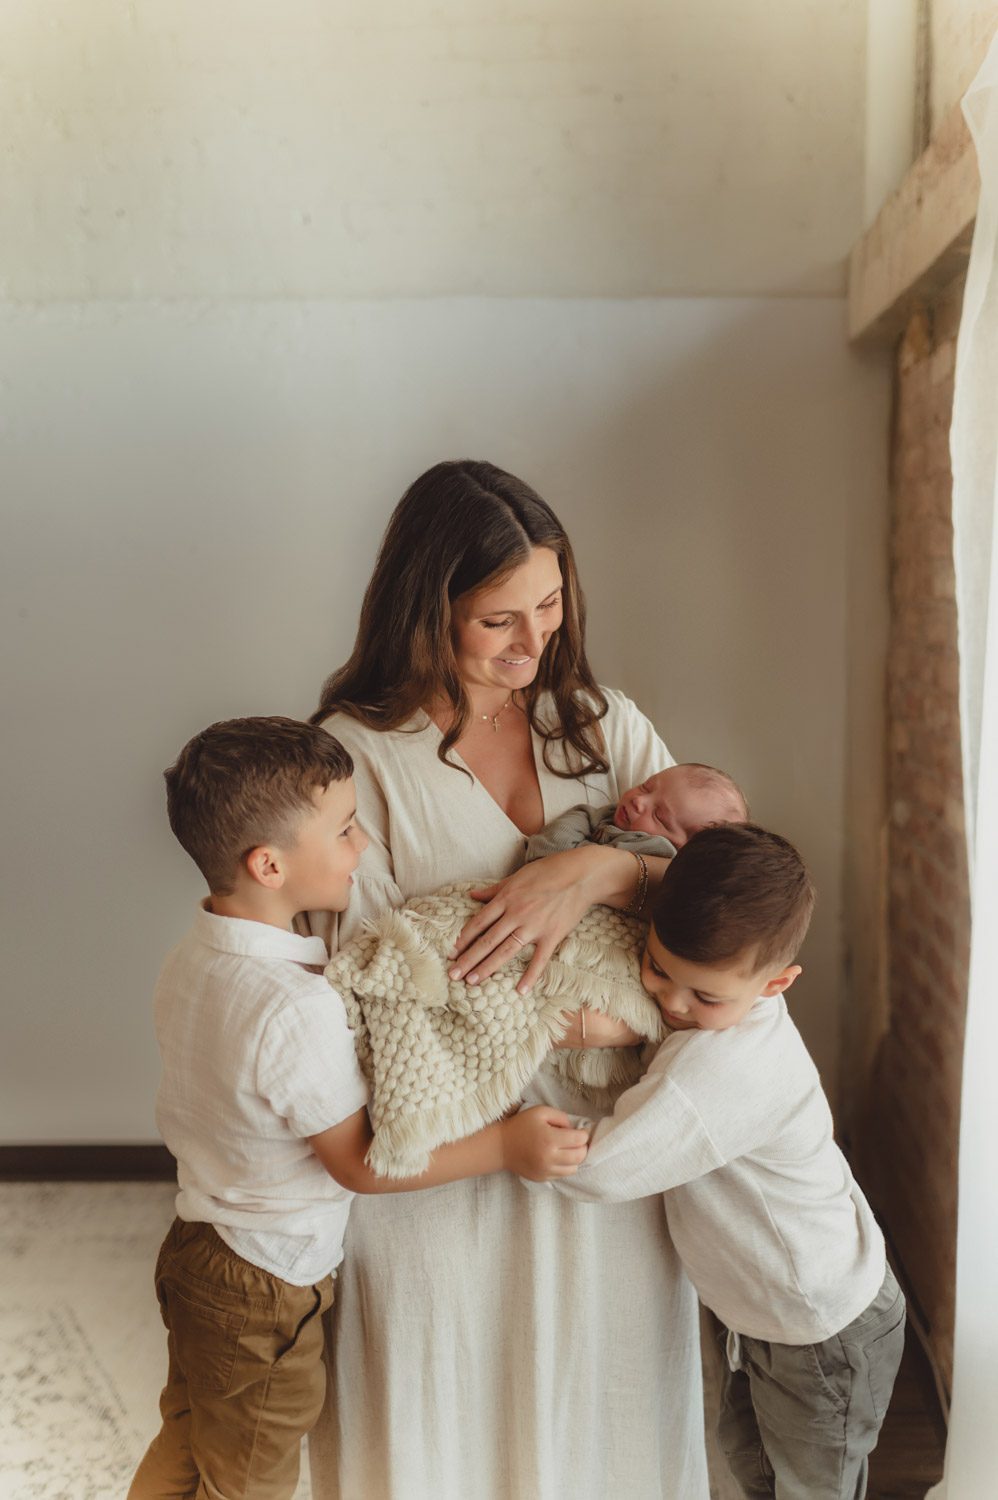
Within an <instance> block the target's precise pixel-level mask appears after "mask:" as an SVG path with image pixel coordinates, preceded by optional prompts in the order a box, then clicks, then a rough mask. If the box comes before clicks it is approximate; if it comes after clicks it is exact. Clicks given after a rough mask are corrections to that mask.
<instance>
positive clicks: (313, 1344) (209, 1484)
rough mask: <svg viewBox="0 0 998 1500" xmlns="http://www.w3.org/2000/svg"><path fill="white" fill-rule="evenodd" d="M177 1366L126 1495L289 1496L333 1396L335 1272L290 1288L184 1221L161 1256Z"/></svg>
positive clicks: (161, 1288) (159, 1290)
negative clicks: (325, 1346) (304, 1448)
mask: <svg viewBox="0 0 998 1500" xmlns="http://www.w3.org/2000/svg"><path fill="white" fill-rule="evenodd" d="M156 1295H157V1296H158V1298H159V1305H160V1310H161V1312H162V1314H163V1322H164V1323H165V1324H166V1328H167V1336H168V1337H167V1349H168V1354H169V1368H168V1372H167V1377H166V1385H165V1386H164V1388H163V1394H162V1396H161V1397H160V1402H159V1408H160V1413H161V1415H162V1418H163V1425H162V1428H161V1429H160V1432H159V1435H158V1436H157V1437H156V1438H154V1439H153V1442H152V1444H151V1445H150V1447H149V1450H148V1452H147V1453H146V1455H145V1457H144V1458H143V1460H142V1462H141V1464H140V1465H139V1468H138V1472H137V1473H136V1475H135V1478H134V1479H133V1480H132V1485H131V1488H130V1490H129V1492H128V1500H291V1497H292V1496H293V1494H294V1491H295V1488H296V1486H297V1483H298V1470H299V1464H300V1455H301V1440H302V1438H303V1437H304V1435H305V1434H306V1433H307V1432H308V1431H309V1429H310V1428H311V1427H312V1426H313V1425H314V1423H315V1421H316V1419H317V1417H318V1415H319V1412H320V1410H321V1407H322V1402H323V1396H324V1394H325V1379H326V1377H325V1366H324V1364H323V1361H322V1314H323V1313H324V1312H325V1311H326V1310H327V1308H329V1307H331V1306H332V1301H333V1278H332V1277H331V1276H326V1277H324V1278H323V1280H322V1281H320V1282H318V1283H317V1284H316V1285H315V1286H305V1287H301V1286H291V1285H290V1284H289V1283H288V1282H286V1281H282V1280H281V1279H280V1277H278V1276H272V1275H271V1274H270V1272H269V1271H262V1270H260V1268H259V1267H258V1266H253V1265H251V1264H250V1263H249V1261H246V1260H243V1259H242V1257H241V1256H239V1255H237V1254H236V1253H235V1251H234V1250H230V1249H229V1247H228V1245H226V1244H225V1242H224V1241H223V1240H222V1239H221V1238H220V1236H219V1235H218V1234H216V1232H215V1230H214V1229H213V1228H212V1227H211V1225H209V1224H186V1223H184V1222H183V1221H182V1220H180V1219H176V1220H174V1223H173V1225H172V1227H171V1229H170V1231H169V1233H168V1234H167V1236H166V1239H165V1240H164V1241H163V1246H162V1249H161V1250H160V1252H159V1260H158V1262H157V1264H156Z"/></svg>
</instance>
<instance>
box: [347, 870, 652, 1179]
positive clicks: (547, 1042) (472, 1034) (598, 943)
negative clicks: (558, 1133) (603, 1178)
mask: <svg viewBox="0 0 998 1500" xmlns="http://www.w3.org/2000/svg"><path fill="white" fill-rule="evenodd" d="M474 889H475V885H474V884H473V883H470V884H469V883H465V884H461V885H451V886H445V887H444V888H443V889H442V890H440V891H437V892H435V893H434V894H433V895H430V896H420V897H418V898H415V899H413V900H411V901H409V902H407V903H406V905H405V906H403V907H401V908H400V909H399V910H396V911H387V912H385V913H384V914H383V915H382V916H380V917H377V918H375V919H374V920H373V921H372V922H370V923H368V924H367V926H366V930H365V932H364V933H363V934H362V935H361V936H360V937H357V938H355V939H353V941H351V942H349V943H347V944H346V945H345V946H344V947H343V948H342V949H341V950H340V952H339V953H337V954H336V955H335V957H334V958H333V959H332V961H331V962H330V964H329V965H328V967H327V969H326V977H327V978H328V980H329V982H330V983H331V984H332V985H333V986H334V988H335V989H336V990H337V991H338V992H339V994H340V995H341V996H342V997H343V1002H344V1004H345V1006H346V1011H347V1017H348V1019H349V1022H350V1025H351V1026H352V1028H353V1031H354V1037H355V1041H356V1045H357V1055H358V1057H359V1059H360V1063H361V1067H362V1068H363V1070H364V1072H365V1074H366V1075H367V1079H368V1082H369V1085H370V1088H371V1102H370V1106H369V1108H370V1114H371V1123H372V1126H373V1129H374V1140H373V1142H372V1144H371V1148H370V1151H369V1152H368V1161H369V1164H370V1166H371V1168H372V1169H373V1170H374V1171H375V1172H378V1173H380V1174H381V1175H382V1176H386V1177H408V1176H413V1175H417V1174H418V1173H420V1172H422V1171H425V1170H426V1167H427V1165H428V1164H429V1157H430V1153H431V1152H432V1151H433V1150H434V1148H435V1147H437V1146H440V1145H443V1144H444V1143H445V1142H447V1141H453V1140H458V1139H460V1138H461V1137H462V1136H466V1135H470V1134H471V1133H472V1132H474V1131H476V1130H480V1129H481V1128H482V1127H483V1126H484V1125H487V1124H489V1123H490V1121H493V1120H496V1119H498V1118H499V1117H500V1115H502V1114H503V1113H505V1111H506V1110H507V1109H508V1108H509V1107H510V1106H511V1105H512V1104H515V1103H516V1101H517V1100H518V1099H519V1098H520V1096H521V1092H522V1090H523V1088H524V1086H525V1085H526V1083H527V1082H528V1081H529V1080H530V1078H531V1077H532V1076H533V1074H534V1073H535V1072H536V1070H537V1068H538V1066H539V1065H540V1063H541V1060H542V1059H543V1058H544V1056H545V1054H546V1053H547V1052H548V1050H549V1048H550V1047H551V1046H552V1044H553V1043H554V1042H556V1041H557V1040H558V1039H559V1038H560V1037H561V1036H562V1035H563V1033H564V1030H565V1025H566V1023H565V1019H564V1016H563V1015H562V1011H563V1010H577V1009H578V1008H579V1007H580V1006H583V1005H585V1006H588V1007H591V1008H592V1009H593V1010H598V1011H602V1012H603V1013H604V1014H605V1015H608V1016H611V1017H613V1018H614V1019H616V1020H621V1021H624V1022H626V1024H627V1025H628V1026H630V1027H632V1029H633V1030H635V1031H637V1032H639V1033H641V1034H642V1035H644V1036H647V1037H649V1038H651V1039H652V1040H657V1039H659V1038H660V1037H661V1036H662V1034H663V1028H662V1021H661V1017H660V1016H659V1013H658V1010H657V1008H656V1006H655V1004H654V1003H653V1002H652V1001H651V1000H650V999H649V998H648V996H647V995H646V994H645V992H644V990H643V989H642V987H641V980H640V964H641V952H642V949H643V947H644V938H645V927H644V924H643V923H641V922H639V921H637V920H636V919H635V918H634V917H628V916H625V915H624V914H623V912H619V911H614V910H613V909H612V908H611V907H608V906H594V907H592V908H591V910H590V911H588V912H587V913H586V915H585V916H584V917H583V918H582V920H581V921H580V922H579V924H578V926H577V927H576V928H575V930H574V931H573V932H571V933H569V935H568V937H566V938H565V940H564V942H562V943H561V945H560V946H559V948H558V949H557V951H556V953H555V955H554V957H553V958H552V959H551V960H550V962H549V963H548V965H547V967H546V968H545V970H544V972H543V974H542V975H541V977H540V978H539V979H538V981H537V983H536V984H535V985H534V987H533V989H532V991H531V993H530V994H528V995H518V994H517V993H516V985H517V984H518V983H519V980H520V978H521V976H522V974H523V971H524V969H525V968H526V965H527V961H528V959H529V956H530V953H531V952H532V949H530V948H527V949H524V951H523V953H522V954H520V955H518V957H517V958H516V959H515V960H513V961H512V962H511V963H508V964H507V965H506V966H505V967H504V968H503V969H501V970H500V971H499V972H498V973H497V974H494V975H492V977H491V978H489V979H486V980H485V981H484V982H483V983H482V984H478V985H469V984H465V983H464V982H463V981H462V980H452V979H450V978H449V977H448V974H447V969H448V967H449V965H450V963H451V962H452V960H451V959H450V958H449V956H448V955H449V954H450V952H451V951H452V949H453V945H454V942H455V940H456V938H457V936H458V933H459V932H460V931H461V929H462V927H463V926H464V925H465V923H466V922H467V921H468V919H469V918H470V917H471V915H472V914H473V912H475V911H477V910H478V909H479V903H478V902H476V901H473V900H472V898H471V897H470V896H469V895H468V892H469V891H471V890H474ZM637 1051H638V1049H636V1048H592V1049H588V1050H583V1051H579V1050H576V1049H572V1050H564V1051H560V1052H558V1053H556V1054H555V1057H556V1061H557V1065H558V1068H559V1072H560V1073H561V1074H562V1077H563V1078H564V1080H565V1081H566V1082H569V1083H570V1084H571V1085H572V1086H573V1087H574V1088H575V1089H576V1090H577V1091H578V1092H579V1093H580V1097H581V1098H582V1099H585V1098H586V1097H587V1096H588V1097H589V1098H593V1097H597V1098H598V1097H600V1096H605V1095H606V1093H607V1092H608V1091H609V1092H612V1093H614V1094H615V1093H616V1092H618V1091H619V1090H620V1089H622V1088H624V1087H626V1086H627V1085H628V1084H629V1083H631V1082H633V1081H634V1080H635V1079H636V1077H637V1076H638V1075H639V1074H640V1072H641V1064H640V1061H639V1060H638V1057H637Z"/></svg>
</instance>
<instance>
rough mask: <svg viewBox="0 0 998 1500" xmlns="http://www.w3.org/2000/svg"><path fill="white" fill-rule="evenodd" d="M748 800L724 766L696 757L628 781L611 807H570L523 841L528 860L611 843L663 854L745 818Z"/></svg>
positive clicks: (642, 852) (619, 846)
mask: <svg viewBox="0 0 998 1500" xmlns="http://www.w3.org/2000/svg"><path fill="white" fill-rule="evenodd" d="M748 816H749V811H748V803H747V802H746V800H745V797H744V794H743V793H742V791H741V789H740V788H739V787H738V785H737V784H736V783H735V782H734V781H733V780H732V779H731V777H730V776H729V775H728V774H727V772H725V771H718V770H716V769H715V768H714V767H713V766H702V765H699V764H697V763H695V762H692V763H687V764H684V765H679V766H668V767H667V768H666V769H665V770H664V771H658V772H656V774H655V775H654V776H649V778H648V780H647V781H643V782H642V783H641V785H640V786H632V787H631V789H630V790H629V791H627V792H625V793H624V795H623V796H622V797H621V799H620V801H619V802H618V803H617V804H616V806H614V804H613V803H612V802H610V803H607V804H606V805H604V806H603V807H587V806H585V805H580V806H578V807H570V808H569V810H568V812H566V813H563V814H562V816H561V817H560V818H554V819H553V820H552V821H551V822H550V823H548V825H547V826H546V827H545V828H542V829H541V831H540V833H535V834H534V835H533V837H532V838H529V839H528V840H527V854H526V858H527V861H530V860H533V859H543V858H544V856H545V855H546V854H558V853H560V851H561V850H563V849H575V848H577V847H578V845H579V844H584V843H587V842H588V843H595V844H612V845H614V846H616V847H617V848H622V849H632V850H637V851H638V852H639V853H641V854H661V855H664V856H665V857H666V858H667V859H671V857H672V856H673V855H674V854H675V853H676V850H677V849H681V848H682V847H683V845H684V844H685V843H686V841H687V839H690V838H692V837H693V835H694V834H695V833H699V831H700V829H701V828H707V827H709V826H710V825H711V824H713V823H747V822H748Z"/></svg>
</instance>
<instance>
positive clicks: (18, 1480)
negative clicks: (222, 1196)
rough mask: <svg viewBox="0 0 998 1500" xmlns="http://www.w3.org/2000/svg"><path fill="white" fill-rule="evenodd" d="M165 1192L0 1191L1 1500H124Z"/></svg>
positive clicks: (133, 1455) (149, 1395)
mask: <svg viewBox="0 0 998 1500" xmlns="http://www.w3.org/2000/svg"><path fill="white" fill-rule="evenodd" d="M175 1192H176V1189H175V1188H174V1187H172V1186H171V1185H170V1184H168V1183H3V1184H0V1500H124V1495H125V1492H126V1491H127V1489H128V1483H129V1480H130V1478H131V1475H132V1472H133V1470H134V1469H135V1466H136V1464H137V1463H138V1460H139V1459H140V1457H141V1456H142V1453H143V1452H144V1451H145V1447H146V1444H147V1443H148V1442H149V1439H150V1438H151V1437H152V1436H153V1434H154V1433H155V1432H156V1430H157V1428H158V1426H159V1415H158V1411H157V1404H156V1403H157V1400H158V1397H159V1391H160V1386H161V1384H162V1380H163V1376H164V1373H165V1369H166V1334H165V1331H164V1329H163V1325H162V1323H161V1322H160V1318H159V1310H158V1308H157V1305H156V1298H155V1295H154V1293H153V1288H152V1270H153V1266H154V1265H155V1262H156V1252H157V1250H158V1249H159V1243H160V1241H161V1240H162V1238H163V1235H164V1234H165V1232H166V1229H167V1226H168V1225H169V1223H170V1220H171V1219H172V1217H173V1199H174V1195H175ZM308 1493H309V1491H308V1485H307V1480H306V1479H303V1482H302V1485H301V1487H300V1489H299V1491H298V1497H297V1500H307V1496H308Z"/></svg>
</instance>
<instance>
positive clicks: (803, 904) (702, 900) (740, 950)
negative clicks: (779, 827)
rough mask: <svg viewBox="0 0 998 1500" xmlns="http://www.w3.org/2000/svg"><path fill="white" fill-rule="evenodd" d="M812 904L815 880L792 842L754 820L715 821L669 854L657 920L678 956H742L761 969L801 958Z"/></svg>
mask: <svg viewBox="0 0 998 1500" xmlns="http://www.w3.org/2000/svg"><path fill="white" fill-rule="evenodd" d="M813 910H814V886H813V885H812V884H811V878H810V876H809V875H808V873H807V868H806V866H805V864H804V861H803V860H802V859H801V857H800V855H799V854H798V853H797V850H796V849H795V848H794V846H793V844H791V843H788V841H787V840H786V839H784V838H781V837H780V835H779V834H778V833H769V832H768V831H767V830H766V829H765V828H759V827H758V826H757V824H755V823H718V824H715V825H714V827H712V828H702V829H701V830H700V832H699V833H695V834H694V835H693V837H692V838H691V839H690V840H689V841H688V842H687V843H686V844H684V845H683V847H682V848H681V849H680V850H679V852H678V854H677V855H676V856H675V858H674V859H673V860H672V862H671V864H670V865H669V868H668V870H667V871H666V875H665V879H664V880H663V881H662V885H661V888H660V890H659V893H658V896H657V897H656V899H655V905H654V909H653V911H652V924H653V926H654V928H655V932H656V935H657V937H658V940H659V942H660V943H661V944H662V945H663V947H665V948H667V949H668V950H669V952H670V953H674V954H675V955H676V957H677V958H685V959H686V960H687V962H689V963H695V964H718V965H724V964H727V963H731V962H733V961H735V960H737V959H739V958H744V959H745V960H746V961H747V962H749V963H751V965H752V972H753V973H758V972H760V971H761V970H762V969H765V968H769V967H771V966H774V965H775V966H780V967H782V966H783V965H784V964H788V963H790V962H791V961H792V960H793V959H794V958H795V957H796V956H797V953H798V950H799V949H800V946H801V944H802V943H803V941H804V937H805V934H806V933H807V929H808V926H809V925H810V921H811V913H812V912H813Z"/></svg>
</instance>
